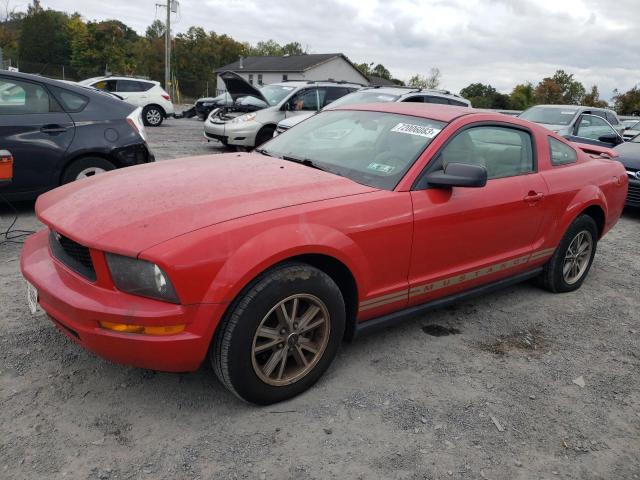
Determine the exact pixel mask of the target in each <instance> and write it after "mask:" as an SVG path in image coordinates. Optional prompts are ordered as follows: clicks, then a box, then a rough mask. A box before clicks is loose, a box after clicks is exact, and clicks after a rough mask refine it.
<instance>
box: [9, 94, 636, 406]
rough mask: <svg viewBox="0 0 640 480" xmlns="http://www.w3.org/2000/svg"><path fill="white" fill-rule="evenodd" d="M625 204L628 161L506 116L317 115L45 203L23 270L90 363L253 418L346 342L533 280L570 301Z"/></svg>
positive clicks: (399, 111) (458, 112)
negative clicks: (203, 396)
mask: <svg viewBox="0 0 640 480" xmlns="http://www.w3.org/2000/svg"><path fill="white" fill-rule="evenodd" d="M626 193H627V174H626V172H625V170H624V167H623V166H622V165H621V164H620V163H619V162H614V161H610V160H607V159H604V158H599V157H598V158H594V156H593V155H588V154H587V153H585V152H583V151H581V150H580V149H577V148H576V147H575V146H574V145H572V144H571V143H568V142H567V141H565V140H564V139H562V138H561V137H558V136H557V135H555V134H554V133H552V132H550V131H548V130H546V129H544V128H543V127H540V126H537V125H535V124H532V123H528V122H526V121H523V120H519V119H516V118H511V117H507V116H504V115H500V114H492V113H484V112H479V111H476V110H471V109H465V108H457V107H444V106H436V105H424V104H403V103H391V104H376V105H361V106H352V107H349V108H348V109H341V110H332V111H327V112H324V113H321V114H319V115H316V116H314V117H312V118H311V119H309V120H307V121H305V122H303V123H301V124H300V125H298V126H297V127H296V128H294V129H291V130H290V131H288V132H286V133H285V134H283V135H280V136H278V137H276V138H274V139H273V140H271V141H270V142H268V143H267V144H266V145H264V146H263V147H262V149H261V150H258V151H255V152H254V153H251V154H226V155H215V156H203V157H196V158H189V159H181V160H175V161H166V162H160V163H157V164H151V165H145V166H140V167H132V168H127V169H124V170H120V171H114V172H110V173H107V174H104V175H101V176H97V177H94V178H91V179H87V180H83V181H80V182H74V183H72V184H69V185H66V186H64V187H61V188H58V189H56V190H54V191H51V192H49V193H47V194H45V195H43V196H41V197H40V198H39V200H38V202H37V205H36V210H37V214H38V217H39V218H40V220H41V221H42V222H43V223H44V224H45V225H46V226H47V227H48V228H46V229H44V230H43V231H40V232H38V233H36V234H35V235H33V236H31V237H30V238H29V239H28V241H27V242H26V243H25V246H24V250H23V252H22V258H21V267H22V271H23V274H24V276H25V277H26V279H27V281H28V282H29V284H28V297H29V301H30V304H31V307H32V311H35V310H36V309H37V308H38V304H39V305H40V307H41V308H42V309H44V311H45V312H46V313H47V314H48V315H49V317H50V318H51V319H52V320H53V322H54V323H55V324H56V325H57V326H58V327H59V328H60V329H61V330H62V331H63V332H65V333H66V334H67V335H68V336H69V337H70V338H71V339H72V340H73V341H75V342H77V343H79V344H80V345H82V346H83V347H85V348H87V349H88V350H91V351H93V352H95V353H97V354H98V355H100V356H103V357H105V358H108V359H110V360H113V361H115V362H120V363H123V364H128V365H135V366H138V367H144V368H149V369H156V370H166V371H177V372H181V371H192V370H195V369H197V368H198V367H199V366H200V364H201V363H202V362H203V361H204V360H205V358H206V357H207V356H209V358H210V360H211V362H212V363H213V366H214V369H215V372H216V374H217V376H218V377H219V378H220V380H221V381H222V382H223V383H224V384H225V385H226V386H227V387H228V388H229V390H231V391H232V392H233V393H235V394H236V395H237V396H239V397H241V398H243V399H245V400H247V401H250V402H255V403H259V404H268V403H272V402H277V401H280V400H283V399H286V398H290V397H292V396H294V395H296V394H298V393H300V392H302V391H304V390H305V389H307V388H309V387H310V386H311V385H312V384H313V383H314V382H315V381H316V380H318V378H319V377H320V376H321V375H322V373H323V372H324V371H325V370H326V369H327V367H328V366H329V364H330V363H331V361H332V360H333V358H334V356H335V354H336V351H337V349H338V346H339V344H340V342H341V341H342V339H343V338H345V336H346V337H353V336H354V335H355V334H358V333H360V332H363V331H365V330H373V329H376V328H379V327H383V326H387V325H389V324H391V323H394V322H396V321H398V320H400V319H403V318H406V317H407V316H410V315H413V314H416V313H420V312H425V311H427V310H428V309H430V308H433V307H434V306H440V305H443V304H444V303H446V302H449V301H452V300H456V299H460V298H462V297H464V296H468V295H472V294H478V293H483V292H486V291H488V290H490V289H493V288H496V287H501V286H504V285H507V284H510V283H513V282H517V281H522V280H525V279H530V278H537V280H538V282H539V283H540V284H541V285H542V286H544V287H545V288H546V289H548V290H550V291H552V292H569V291H572V290H575V289H577V288H579V287H580V285H581V284H582V282H583V281H584V279H585V277H586V275H587V272H588V271H589V268H590V266H591V263H592V261H593V257H594V255H595V253H596V243H597V241H598V239H600V238H601V237H602V236H603V235H604V234H605V233H606V232H607V231H608V230H609V229H610V228H611V227H612V226H613V225H614V224H615V223H616V221H617V220H618V218H619V216H620V214H621V211H622V208H623V205H624V201H625V196H626Z"/></svg>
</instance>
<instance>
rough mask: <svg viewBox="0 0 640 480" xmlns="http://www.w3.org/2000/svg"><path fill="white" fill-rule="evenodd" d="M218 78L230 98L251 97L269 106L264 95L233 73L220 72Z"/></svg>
mask: <svg viewBox="0 0 640 480" xmlns="http://www.w3.org/2000/svg"><path fill="white" fill-rule="evenodd" d="M220 78H221V79H222V81H223V82H224V84H225V85H226V86H227V92H229V95H231V98H233V99H234V100H237V99H238V98H240V97H246V96H251V97H255V98H258V99H260V100H262V101H263V102H264V103H266V104H267V105H269V102H268V101H267V99H266V98H264V95H262V93H261V92H260V90H258V89H257V88H256V87H254V86H253V85H251V84H250V83H249V82H247V81H246V80H245V79H244V78H242V77H241V76H240V75H238V74H237V73H234V72H222V73H221V74H220Z"/></svg>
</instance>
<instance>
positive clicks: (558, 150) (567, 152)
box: [549, 137, 578, 166]
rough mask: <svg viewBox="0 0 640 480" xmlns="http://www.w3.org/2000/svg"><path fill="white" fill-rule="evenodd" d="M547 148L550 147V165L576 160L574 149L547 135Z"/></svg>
mask: <svg viewBox="0 0 640 480" xmlns="http://www.w3.org/2000/svg"><path fill="white" fill-rule="evenodd" d="M549 148H550V149H551V165H554V166H557V165H566V164H567V163H575V162H576V161H578V154H577V153H576V151H575V150H574V149H573V148H571V147H570V146H569V145H566V144H564V143H562V142H561V141H559V140H556V139H555V138H551V137H549Z"/></svg>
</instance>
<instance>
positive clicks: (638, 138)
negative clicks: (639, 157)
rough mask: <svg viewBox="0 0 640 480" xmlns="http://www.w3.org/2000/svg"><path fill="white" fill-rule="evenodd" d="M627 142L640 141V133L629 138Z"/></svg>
mask: <svg viewBox="0 0 640 480" xmlns="http://www.w3.org/2000/svg"><path fill="white" fill-rule="evenodd" d="M627 142H631V143H640V134H638V135H636V136H635V137H633V138H631V139H629V140H627Z"/></svg>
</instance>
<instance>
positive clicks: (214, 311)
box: [20, 229, 226, 372]
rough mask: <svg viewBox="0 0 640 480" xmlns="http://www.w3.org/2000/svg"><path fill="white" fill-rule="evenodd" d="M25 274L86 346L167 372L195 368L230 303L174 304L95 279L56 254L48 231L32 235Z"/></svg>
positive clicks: (63, 326)
mask: <svg viewBox="0 0 640 480" xmlns="http://www.w3.org/2000/svg"><path fill="white" fill-rule="evenodd" d="M20 268H21V270H22V274H23V275H24V277H25V278H26V279H27V280H28V281H29V282H30V283H31V284H33V285H34V286H35V287H36V288H37V290H38V296H39V304H40V306H41V307H42V309H43V310H44V311H45V312H46V313H47V315H48V316H49V317H50V318H51V320H52V321H53V322H54V324H55V325H56V326H57V327H58V328H59V329H60V330H62V332H64V333H65V334H66V335H67V336H68V337H69V338H70V339H71V340H73V341H74V342H75V343H77V344H79V345H80V346H82V347H83V348H85V349H87V350H89V351H91V352H93V353H95V354H97V355H99V356H101V357H103V358H105V359H107V360H111V361H113V362H116V363H120V364H124V365H131V366H134V367H140V368H148V369H151V370H161V371H167V372H187V371H194V370H197V369H198V367H199V366H200V364H201V363H202V361H203V360H204V359H205V357H206V354H207V350H208V348H209V343H210V341H211V338H212V337H213V333H214V331H215V327H216V326H217V324H218V321H219V319H220V318H221V317H222V315H223V313H224V309H225V307H226V304H198V305H174V304H171V303H166V302H161V301H157V300H151V299H146V298H142V297H137V296H134V295H129V294H126V293H123V292H120V291H118V290H116V289H115V288H114V287H112V286H111V287H109V286H108V285H104V282H100V279H98V281H97V282H96V283H91V282H89V281H88V280H86V279H85V278H83V277H81V276H80V275H78V274H76V273H74V272H72V271H71V270H69V269H68V268H67V267H65V266H64V265H63V264H62V263H60V262H58V261H57V260H55V259H54V258H53V257H52V256H51V253H50V250H49V242H48V231H47V230H46V229H45V230H42V231H40V232H38V233H36V234H34V235H32V236H30V237H29V238H28V239H27V240H26V241H25V244H24V248H23V249H22V254H21V257H20ZM99 321H107V322H114V323H128V324H137V325H148V326H163V325H179V324H186V328H185V331H184V332H181V333H179V334H175V335H167V336H151V335H140V334H131V333H118V332H114V331H110V330H105V329H103V328H101V327H100V326H99V324H98V322H99Z"/></svg>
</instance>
